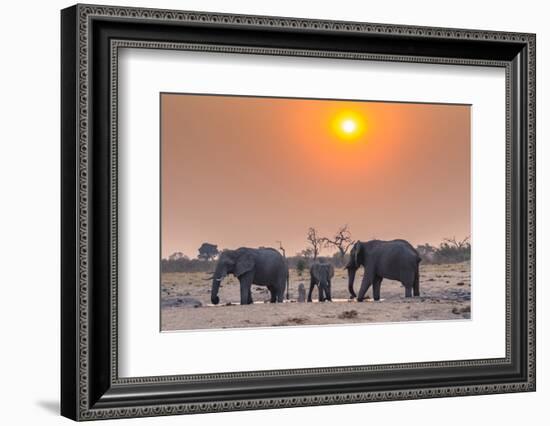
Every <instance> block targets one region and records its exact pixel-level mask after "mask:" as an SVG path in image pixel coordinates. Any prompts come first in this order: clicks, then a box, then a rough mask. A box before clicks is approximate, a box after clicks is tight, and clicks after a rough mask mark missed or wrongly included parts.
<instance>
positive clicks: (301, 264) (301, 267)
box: [296, 259, 307, 277]
mask: <svg viewBox="0 0 550 426" xmlns="http://www.w3.org/2000/svg"><path fill="white" fill-rule="evenodd" d="M306 266H307V264H306V261H305V260H304V259H298V260H297V261H296V271H297V272H298V275H299V276H300V277H301V276H302V274H303V273H304V271H305V269H306Z"/></svg>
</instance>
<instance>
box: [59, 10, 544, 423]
mask: <svg viewBox="0 0 550 426" xmlns="http://www.w3.org/2000/svg"><path fill="white" fill-rule="evenodd" d="M61 29H62V31H61V37H62V40H61V50H62V75H61V83H62V84H61V86H62V93H61V98H62V118H61V128H62V129H61V130H62V141H61V158H62V176H61V179H62V184H61V189H62V217H61V221H62V235H61V237H62V282H61V309H62V310H61V321H62V328H61V337H62V341H61V354H62V357H61V367H62V368H61V370H62V374H61V385H62V386H61V413H62V415H64V416H66V417H69V418H71V419H74V420H92V419H105V418H119V417H139V416H159V415H169V414H187V413H205V412H215V411H230V410H248V409H265V408H280V407H294V406H308V405H321V404H346V403H356V402H368V401H382V400H399V399H415V398H434V397H444V396H462V395H476V394H490V393H504V392H521V391H534V390H535V35H534V34H520V33H509V32H494V31H478V30H463V29H449V28H426V27H413V26H401V25H385V24H368V23H358V22H334V21H320V20H307V19H293V18H280V17H264V16H242V15H227V14H215V13H201V12H183V11H169V10H153V9H134V8H126V7H104V6H95V5H76V6H73V7H70V8H67V9H64V10H63V11H62V13H61ZM120 47H135V48H148V49H186V50H199V51H216V52H231V53H240V54H247V53H254V54H263V55H279V56H280V55H290V56H311V57H319V58H342V59H355V60H375V61H376V60H384V61H397V62H423V63H433V64H455V65H464V66H468V65H484V66H492V67H501V68H504V69H505V71H506V110H507V117H506V125H507V129H506V135H507V136H506V138H507V141H506V146H507V154H506V161H507V164H506V174H507V175H506V179H507V188H506V196H507V212H506V218H507V219H506V228H507V229H506V244H507V248H506V337H507V341H506V356H505V357H504V358H497V359H480V360H460V361H445V362H427V363H410V364H386V365H374V366H372V365H371V366H369V365H365V366H341V367H330V366H327V367H326V368H312V369H300V370H273V371H253V372H242V373H219V374H205V375H191V376H190V375H182V376H160V377H135V378H120V377H119V376H118V366H117V363H118V358H117V344H118V343H117V341H118V340H117V336H118V328H117V269H116V268H117V226H118V225H117V215H116V206H117V190H118V188H117V142H116V141H117V128H116V118H117V102H116V100H117V84H118V80H117V52H118V49H119V48H120Z"/></svg>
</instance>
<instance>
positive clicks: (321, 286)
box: [319, 282, 325, 302]
mask: <svg viewBox="0 0 550 426" xmlns="http://www.w3.org/2000/svg"><path fill="white" fill-rule="evenodd" d="M324 301H325V284H324V283H323V282H320V283H319V302H324Z"/></svg>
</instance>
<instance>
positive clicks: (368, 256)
mask: <svg viewBox="0 0 550 426" xmlns="http://www.w3.org/2000/svg"><path fill="white" fill-rule="evenodd" d="M419 263H420V256H419V255H418V252H417V251H416V250H415V248H414V247H413V246H412V245H411V244H410V243H409V242H408V241H405V240H391V241H380V240H371V241H367V242H361V241H357V242H356V243H355V245H354V246H353V248H352V249H351V252H350V260H349V263H348V264H347V266H346V269H347V270H348V290H349V293H350V296H351V297H352V298H353V297H357V300H358V301H359V302H361V301H363V299H364V298H365V294H366V293H367V290H368V289H369V287H370V286H371V285H372V293H373V298H374V300H380V286H381V284H382V280H383V279H384V278H388V279H390V280H395V281H400V282H401V283H402V284H403V286H404V287H405V297H411V295H412V293H414V295H415V296H419V295H420V286H419V278H420V276H419V268H418V264H419ZM360 266H363V268H364V269H365V273H364V275H363V281H362V282H361V289H360V290H359V294H358V295H357V296H356V294H355V291H354V290H353V282H354V280H355V273H356V272H357V269H359V267H360Z"/></svg>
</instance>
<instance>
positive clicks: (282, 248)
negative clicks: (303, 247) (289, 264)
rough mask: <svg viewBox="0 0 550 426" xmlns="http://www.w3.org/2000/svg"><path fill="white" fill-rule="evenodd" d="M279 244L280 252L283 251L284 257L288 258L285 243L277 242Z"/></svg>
mask: <svg viewBox="0 0 550 426" xmlns="http://www.w3.org/2000/svg"><path fill="white" fill-rule="evenodd" d="M276 243H277V244H279V250H281V253H283V257H285V258H286V251H285V248H284V247H283V242H282V241H276Z"/></svg>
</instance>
